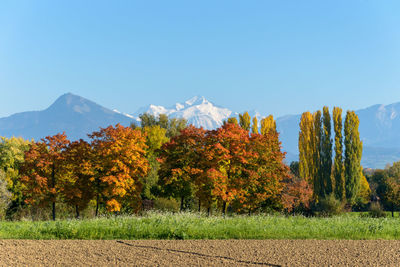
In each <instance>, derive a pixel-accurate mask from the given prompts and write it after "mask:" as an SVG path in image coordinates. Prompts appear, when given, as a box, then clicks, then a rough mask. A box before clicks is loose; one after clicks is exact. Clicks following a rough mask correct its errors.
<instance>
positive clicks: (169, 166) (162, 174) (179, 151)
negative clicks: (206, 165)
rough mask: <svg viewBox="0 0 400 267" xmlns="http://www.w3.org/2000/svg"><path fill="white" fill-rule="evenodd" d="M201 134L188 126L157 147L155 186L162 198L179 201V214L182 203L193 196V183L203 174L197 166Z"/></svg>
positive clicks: (199, 159)
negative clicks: (157, 186)
mask: <svg viewBox="0 0 400 267" xmlns="http://www.w3.org/2000/svg"><path fill="white" fill-rule="evenodd" d="M204 134H205V131H204V130H203V129H202V128H196V127H194V126H192V125H191V126H189V127H187V128H185V129H183V130H181V132H180V134H179V135H176V136H174V137H172V138H171V140H170V141H169V142H168V143H165V144H164V145H163V146H162V147H161V152H160V157H159V161H160V163H161V165H160V169H159V171H158V175H159V181H158V182H159V185H160V186H161V188H162V190H163V193H164V194H165V195H166V196H171V197H174V198H178V199H180V201H181V210H183V209H184V202H185V199H188V198H190V197H191V196H193V194H194V192H195V180H196V178H197V176H199V175H200V174H201V173H202V172H203V170H202V169H201V168H200V165H199V164H200V162H201V161H202V160H203V159H202V158H201V153H199V150H201V149H202V142H203V138H204Z"/></svg>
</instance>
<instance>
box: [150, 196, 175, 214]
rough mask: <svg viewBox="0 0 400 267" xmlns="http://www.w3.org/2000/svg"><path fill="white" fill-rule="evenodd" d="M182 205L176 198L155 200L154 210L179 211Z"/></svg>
mask: <svg viewBox="0 0 400 267" xmlns="http://www.w3.org/2000/svg"><path fill="white" fill-rule="evenodd" d="M179 208H180V204H179V202H178V201H176V199H174V198H171V199H169V198H163V197H160V198H156V199H155V200H154V209H156V210H160V211H174V212H175V211H179Z"/></svg>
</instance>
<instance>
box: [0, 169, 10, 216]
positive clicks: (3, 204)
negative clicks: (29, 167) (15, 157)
mask: <svg viewBox="0 0 400 267" xmlns="http://www.w3.org/2000/svg"><path fill="white" fill-rule="evenodd" d="M10 202H11V192H10V191H9V190H8V185H7V180H6V174H5V173H4V171H3V170H1V169H0V220H3V219H4V217H5V214H6V212H5V211H6V209H7V208H8V205H9V204H10Z"/></svg>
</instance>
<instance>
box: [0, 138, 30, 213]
mask: <svg viewBox="0 0 400 267" xmlns="http://www.w3.org/2000/svg"><path fill="white" fill-rule="evenodd" d="M30 143H31V141H28V140H25V139H23V138H16V137H12V138H5V137H1V138H0V169H1V170H3V171H4V176H5V177H4V179H5V180H6V184H7V186H8V188H7V190H9V191H10V192H11V193H12V198H11V204H10V206H9V209H8V210H7V213H8V215H11V214H10V213H13V212H15V211H16V209H17V208H18V207H20V206H21V205H24V196H23V194H22V187H21V179H20V168H21V166H22V164H23V163H24V155H25V152H26V151H28V150H29V146H30Z"/></svg>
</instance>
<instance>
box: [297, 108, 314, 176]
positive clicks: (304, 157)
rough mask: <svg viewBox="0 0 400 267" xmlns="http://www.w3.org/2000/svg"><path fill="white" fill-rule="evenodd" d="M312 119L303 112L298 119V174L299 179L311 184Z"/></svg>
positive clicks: (308, 114)
mask: <svg viewBox="0 0 400 267" xmlns="http://www.w3.org/2000/svg"><path fill="white" fill-rule="evenodd" d="M313 139H314V118H313V116H312V115H311V113H310V112H304V113H303V114H302V115H301V119H300V133H299V142H298V143H299V174H300V178H303V179H305V180H307V181H308V182H309V183H312V182H313V177H314V171H313V169H314V147H313Z"/></svg>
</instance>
